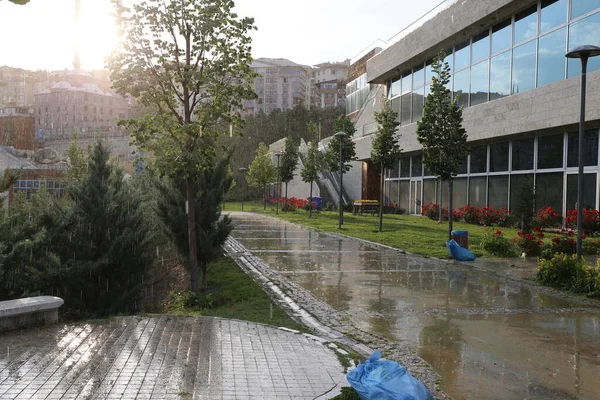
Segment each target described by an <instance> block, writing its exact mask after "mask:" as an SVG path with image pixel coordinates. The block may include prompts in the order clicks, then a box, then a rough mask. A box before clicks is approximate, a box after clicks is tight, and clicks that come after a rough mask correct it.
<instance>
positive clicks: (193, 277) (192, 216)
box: [186, 178, 198, 292]
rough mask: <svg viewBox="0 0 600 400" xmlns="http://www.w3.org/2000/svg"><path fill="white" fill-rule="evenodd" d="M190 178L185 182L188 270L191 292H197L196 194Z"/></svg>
mask: <svg viewBox="0 0 600 400" xmlns="http://www.w3.org/2000/svg"><path fill="white" fill-rule="evenodd" d="M194 189H195V187H194V181H193V180H192V178H187V180H186V195H187V215H188V247H189V250H190V253H189V260H188V263H189V265H188V269H189V272H190V286H191V290H192V292H197V291H198V254H197V245H196V196H195V195H196V193H195V190H194Z"/></svg>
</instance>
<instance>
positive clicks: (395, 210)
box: [383, 201, 406, 215]
mask: <svg viewBox="0 0 600 400" xmlns="http://www.w3.org/2000/svg"><path fill="white" fill-rule="evenodd" d="M383 213H384V214H398V215H401V214H406V210H405V209H404V208H401V207H399V206H398V204H397V203H396V202H395V201H394V202H393V203H387V204H384V205H383Z"/></svg>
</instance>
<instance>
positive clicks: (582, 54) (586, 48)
mask: <svg viewBox="0 0 600 400" xmlns="http://www.w3.org/2000/svg"><path fill="white" fill-rule="evenodd" d="M596 56H600V47H598V46H593V45H590V44H586V45H583V46H578V47H575V48H574V49H573V50H571V51H569V52H568V53H567V54H566V55H565V57H567V58H591V57H596Z"/></svg>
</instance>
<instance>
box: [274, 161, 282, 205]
mask: <svg viewBox="0 0 600 400" xmlns="http://www.w3.org/2000/svg"><path fill="white" fill-rule="evenodd" d="M281 155H282V153H280V152H277V153H275V157H277V187H275V214H279V176H280V174H279V159H280V158H281Z"/></svg>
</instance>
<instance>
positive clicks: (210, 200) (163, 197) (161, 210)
mask: <svg viewBox="0 0 600 400" xmlns="http://www.w3.org/2000/svg"><path fill="white" fill-rule="evenodd" d="M230 156H231V155H229V156H228V157H226V158H221V159H217V158H215V159H214V161H213V164H212V166H211V167H210V168H208V169H205V170H203V171H200V172H199V176H198V178H197V180H198V182H199V184H198V185H197V188H198V189H197V191H196V193H195V207H196V212H195V213H194V215H195V218H196V227H197V231H198V235H197V236H196V240H197V243H196V248H197V258H198V265H199V267H200V287H201V288H202V289H205V288H206V277H207V275H208V266H209V264H210V263H211V262H213V261H214V260H215V259H216V258H217V257H218V256H219V254H220V253H221V246H222V245H223V243H225V240H227V237H228V236H229V234H230V233H231V230H232V229H233V225H232V223H231V218H230V217H229V216H224V217H221V208H220V204H221V203H222V201H223V197H224V196H225V194H226V193H227V191H228V190H229V189H230V188H231V185H232V182H233V177H232V175H231V171H230V170H229V157H230ZM157 189H158V191H159V196H158V208H157V212H158V215H159V217H160V219H161V221H162V226H163V229H164V232H165V234H166V236H167V237H168V238H169V239H170V240H171V241H172V242H173V243H174V244H175V245H176V246H177V248H178V249H179V253H180V254H182V255H183V256H184V257H185V255H187V254H189V252H188V250H189V248H188V246H189V242H188V240H187V237H186V236H187V235H186V230H185V228H186V225H187V216H186V214H185V202H186V193H185V186H184V185H181V184H177V182H174V181H173V180H171V179H169V178H163V179H162V180H160V181H158V182H157ZM186 265H188V266H189V263H186Z"/></svg>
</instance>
